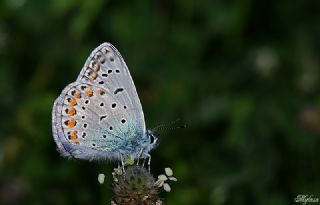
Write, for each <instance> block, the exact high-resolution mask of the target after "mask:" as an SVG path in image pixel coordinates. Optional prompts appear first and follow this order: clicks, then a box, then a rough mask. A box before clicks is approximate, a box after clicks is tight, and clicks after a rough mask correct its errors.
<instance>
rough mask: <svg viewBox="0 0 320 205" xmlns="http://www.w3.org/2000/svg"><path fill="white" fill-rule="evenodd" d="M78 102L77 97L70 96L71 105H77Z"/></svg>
mask: <svg viewBox="0 0 320 205" xmlns="http://www.w3.org/2000/svg"><path fill="white" fill-rule="evenodd" d="M76 104H77V101H76V99H74V98H70V101H69V105H70V106H75V105H76Z"/></svg>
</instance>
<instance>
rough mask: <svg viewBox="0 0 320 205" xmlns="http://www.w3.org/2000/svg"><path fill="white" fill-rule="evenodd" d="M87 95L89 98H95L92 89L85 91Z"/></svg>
mask: <svg viewBox="0 0 320 205" xmlns="http://www.w3.org/2000/svg"><path fill="white" fill-rule="evenodd" d="M85 93H86V96H88V97H92V96H93V90H92V89H87V90H86V91H85Z"/></svg>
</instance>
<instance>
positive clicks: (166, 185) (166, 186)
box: [163, 183, 171, 192]
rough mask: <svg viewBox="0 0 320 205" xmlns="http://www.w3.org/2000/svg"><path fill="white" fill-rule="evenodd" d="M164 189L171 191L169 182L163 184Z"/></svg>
mask: <svg viewBox="0 0 320 205" xmlns="http://www.w3.org/2000/svg"><path fill="white" fill-rule="evenodd" d="M163 189H164V190H165V191H166V192H170V191H171V187H170V185H169V184H168V183H164V184H163Z"/></svg>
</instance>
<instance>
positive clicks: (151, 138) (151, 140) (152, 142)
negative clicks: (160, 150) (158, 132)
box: [147, 129, 159, 150]
mask: <svg viewBox="0 0 320 205" xmlns="http://www.w3.org/2000/svg"><path fill="white" fill-rule="evenodd" d="M147 140H148V147H149V150H151V149H154V148H155V147H156V146H157V145H158V144H159V142H158V137H156V136H155V134H154V132H153V131H152V130H151V129H148V130H147Z"/></svg>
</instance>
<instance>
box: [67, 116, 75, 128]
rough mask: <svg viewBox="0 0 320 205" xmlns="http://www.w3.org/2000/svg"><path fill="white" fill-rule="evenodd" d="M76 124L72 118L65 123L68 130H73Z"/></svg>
mask: <svg viewBox="0 0 320 205" xmlns="http://www.w3.org/2000/svg"><path fill="white" fill-rule="evenodd" d="M76 124H77V121H76V120H75V119H73V118H71V119H70V120H68V122H67V126H68V128H73V127H74V126H76Z"/></svg>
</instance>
